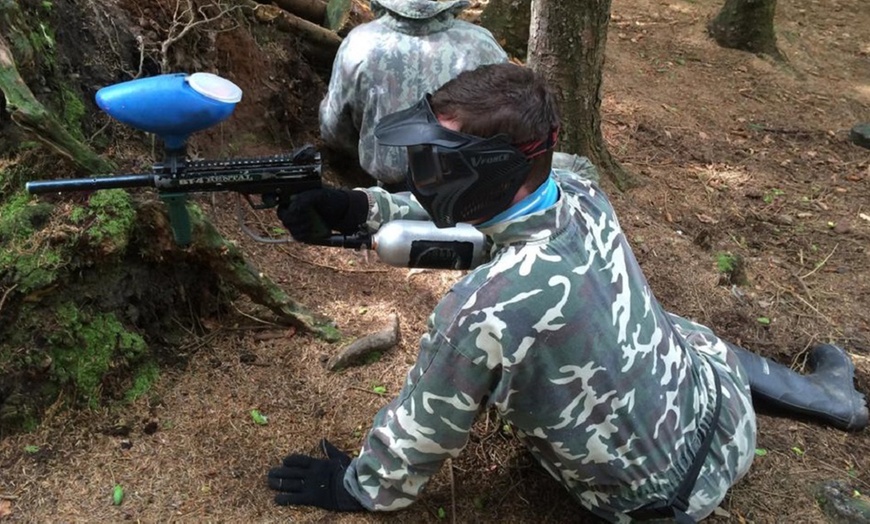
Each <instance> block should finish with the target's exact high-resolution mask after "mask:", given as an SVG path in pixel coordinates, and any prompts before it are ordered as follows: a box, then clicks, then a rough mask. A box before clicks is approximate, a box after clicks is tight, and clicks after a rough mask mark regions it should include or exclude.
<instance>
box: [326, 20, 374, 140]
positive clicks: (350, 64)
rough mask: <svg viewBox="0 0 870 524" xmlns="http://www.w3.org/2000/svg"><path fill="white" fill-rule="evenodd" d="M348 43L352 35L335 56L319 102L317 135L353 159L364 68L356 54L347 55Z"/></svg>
mask: <svg viewBox="0 0 870 524" xmlns="http://www.w3.org/2000/svg"><path fill="white" fill-rule="evenodd" d="M352 41H353V35H348V37H347V38H345V39H344V41H343V42H342V43H341V46H339V48H338V53H337V54H336V56H335V60H334V62H333V67H332V76H331V77H330V79H329V89H328V90H327V92H326V97H325V98H324V99H323V100H322V101H321V102H320V135H321V137H322V138H323V141H324V142H325V143H327V144H328V145H329V146H331V147H333V148H335V149H337V150H339V151H341V152H344V153H347V154H348V155H351V156H352V157H357V156H358V155H359V149H358V146H359V129H360V121H361V119H362V115H361V114H357V113H358V112H359V110H358V109H357V108H359V107H362V104H361V103H360V102H359V101H358V100H357V98H358V97H359V96H361V95H360V93H361V90H362V86H361V85H360V84H361V82H362V81H363V78H361V76H360V71H363V70H364V69H365V68H364V67H363V64H362V63H360V60H359V58H358V55H357V56H354V55H352V54H351V53H350V49H351V47H350V46H351V45H352Z"/></svg>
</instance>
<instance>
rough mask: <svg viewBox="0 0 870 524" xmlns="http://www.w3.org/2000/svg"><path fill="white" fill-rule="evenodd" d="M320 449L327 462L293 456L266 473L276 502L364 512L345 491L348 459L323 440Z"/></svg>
mask: <svg viewBox="0 0 870 524" xmlns="http://www.w3.org/2000/svg"><path fill="white" fill-rule="evenodd" d="M320 446H321V448H323V452H324V453H325V454H326V459H317V458H314V457H309V456H308V455H299V454H294V455H290V456H288V457H285V458H284V463H283V465H282V466H278V467H274V468H272V469H270V470H269V475H268V481H269V487H270V488H272V489H274V490H276V491H278V492H279V493H278V494H277V495H275V503H276V504H278V505H281V506H287V505H294V506H317V507H320V508H324V509H328V510H330V511H363V510H364V509H365V508H364V507H363V506H362V504H360V503H359V501H357V500H356V499H355V498H353V496H352V495H351V494H350V493H348V491H347V490H346V489H345V488H344V472H345V470H347V466H348V465H349V464H350V461H351V458H350V457H349V456H348V455H347V454H345V453H343V452H342V451H340V450H339V449H338V448H336V447H335V446H333V445H332V444H330V442H329V441H328V440H326V439H323V440H321V441H320Z"/></svg>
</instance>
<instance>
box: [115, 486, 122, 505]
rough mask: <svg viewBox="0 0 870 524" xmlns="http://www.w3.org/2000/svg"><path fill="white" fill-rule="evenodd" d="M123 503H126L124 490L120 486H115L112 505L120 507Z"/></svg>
mask: <svg viewBox="0 0 870 524" xmlns="http://www.w3.org/2000/svg"><path fill="white" fill-rule="evenodd" d="M121 502H124V488H122V487H121V485H120V484H115V488H114V489H112V503H113V504H115V505H116V506H120V505H121Z"/></svg>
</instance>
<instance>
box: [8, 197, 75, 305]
mask: <svg viewBox="0 0 870 524" xmlns="http://www.w3.org/2000/svg"><path fill="white" fill-rule="evenodd" d="M51 210H52V206H51V205H50V204H45V203H34V202H31V201H30V199H29V198H28V197H27V195H24V194H22V193H18V194H13V195H12V196H11V197H10V198H9V199H8V200H7V201H6V202H5V203H4V204H3V206H0V275H2V274H4V273H5V274H7V275H11V276H12V281H13V282H15V283H16V284H17V286H18V290H19V291H20V292H22V293H26V292H30V291H32V290H35V289H40V288H43V287H45V286H47V285H49V284H51V283H52V282H54V280H55V279H56V276H57V271H58V270H59V268H61V267H62V266H63V265H65V264H66V258H67V257H66V255H64V254H63V252H62V251H58V250H55V249H53V248H50V247H49V246H46V245H40V244H38V242H39V241H38V240H35V239H34V238H33V234H34V233H35V232H36V231H37V230H39V229H40V228H41V227H42V226H43V225H44V224H45V223H46V222H48V219H49V216H50V215H51Z"/></svg>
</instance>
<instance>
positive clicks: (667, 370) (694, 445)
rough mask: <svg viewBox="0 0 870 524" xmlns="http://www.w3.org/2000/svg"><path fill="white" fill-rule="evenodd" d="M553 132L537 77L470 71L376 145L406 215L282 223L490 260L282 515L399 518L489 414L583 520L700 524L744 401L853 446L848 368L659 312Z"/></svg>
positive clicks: (360, 196) (736, 471) (443, 305)
mask: <svg viewBox="0 0 870 524" xmlns="http://www.w3.org/2000/svg"><path fill="white" fill-rule="evenodd" d="M558 130H559V117H558V113H557V108H556V105H555V103H554V99H553V96H552V94H551V92H550V91H549V89H548V87H547V85H546V84H545V82H544V81H543V80H542V79H541V78H540V77H539V76H538V75H536V74H535V73H534V72H533V71H532V70H530V69H528V68H525V67H523V66H518V65H514V64H509V63H508V64H497V65H488V66H482V67H479V68H477V69H475V70H473V71H467V72H464V73H462V74H460V75H459V76H458V77H456V78H455V79H453V80H451V81H450V82H448V83H447V84H445V85H444V86H442V87H441V88H440V89H438V90H437V91H436V92H435V93H433V94H431V95H427V96H426V97H424V98H423V99H422V100H420V101H419V103H417V104H416V105H415V106H413V107H411V108H409V109H406V110H403V111H400V112H398V113H393V114H392V115H388V116H386V117H384V118H383V119H382V120H381V121H380V123H379V124H378V126H377V130H376V133H377V136H378V140H379V141H380V142H381V143H383V144H389V145H394V146H401V147H406V148H407V151H408V159H409V165H410V171H409V174H408V185H409V187H410V189H411V192H412V193H413V196H414V198H411V197H410V196H409V195H403V194H388V193H387V192H385V191H383V190H382V189H379V188H371V189H366V190H338V189H331V188H323V189H317V190H312V191H310V192H306V193H302V194H300V195H298V196H297V197H295V198H294V199H293V201H292V203H291V204H290V205H289V206H287V207H284V208H282V209H279V211H278V213H279V217H280V219H281V220H282V222H283V223H284V225H285V226H287V228H288V229H289V230H290V232H291V233H292V234H293V236H294V237H296V239H297V240H300V241H306V240H311V234H312V231H314V229H315V228H314V227H313V226H312V217H313V215H314V213H316V214H317V216H318V217H319V219H320V220H322V221H324V222H325V223H326V224H327V225H328V226H329V227H331V228H332V229H334V230H337V231H341V232H345V233H353V232H355V231H357V230H358V229H359V228H360V227H364V228H368V229H369V230H376V229H377V228H378V227H379V226H380V225H381V224H383V223H385V222H387V221H390V220H395V219H400V218H405V219H419V220H432V221H434V222H435V223H436V224H437V225H438V226H450V225H453V224H455V223H458V222H466V223H470V224H474V225H475V226H476V227H477V228H478V229H479V230H480V231H481V232H483V233H484V234H486V235H487V236H489V237H490V238H491V239H492V242H493V244H494V248H493V251H492V257H491V260H490V261H489V262H488V263H486V264H484V265H482V266H479V267H477V268H476V269H474V270H473V271H472V272H470V273H469V274H468V275H466V276H465V277H464V278H462V279H461V280H460V281H459V282H458V283H457V284H456V285H454V286H453V288H452V289H451V290H450V291H449V292H448V293H447V295H446V296H444V297H443V298H442V299H441V301H440V302H439V304H438V305H437V307H436V308H435V311H434V312H433V314H432V315H431V316H430V317H429V321H428V332H427V333H426V334H425V335H423V337H422V339H421V341H420V351H419V355H418V357H417V361H416V363H415V365H414V366H413V368H412V369H411V370H410V372H409V373H408V376H407V379H406V381H405V385H404V387H403V389H402V391H401V392H400V393H399V395H398V397H396V398H395V399H393V400H392V401H391V402H390V403H389V404H388V405H387V406H385V407H384V408H383V409H381V410H380V412H379V413H378V414H377V415H376V416H375V419H374V422H373V425H372V428H371V430H370V431H369V432H368V434H367V436H366V437H365V440H364V442H363V445H362V449H361V451H360V453H359V456H358V457H356V458H354V459H352V460H351V458H350V457H349V456H348V455H346V454H344V453H343V452H341V451H339V450H338V449H336V448H335V447H334V446H332V445H331V444H329V443H328V442H326V441H325V440H324V441H323V443H322V444H323V448H324V452H325V455H326V458H314V457H309V456H306V455H300V454H294V455H290V456H288V457H286V458H285V459H284V461H283V464H282V465H280V466H277V467H274V468H272V469H271V470H270V471H269V473H268V484H269V486H270V487H271V488H272V489H274V490H276V491H277V494H276V496H275V501H276V502H277V503H278V504H284V505H286V504H293V505H312V506H319V507H322V508H326V509H328V510H333V511H358V510H372V511H389V510H398V509H401V508H404V507H406V506H408V505H410V504H411V503H413V502H414V501H415V499H416V498H417V497H418V496H419V495H420V492H421V490H422V489H423V487H424V486H425V485H426V483H427V481H428V480H429V479H430V478H431V477H432V476H433V475H434V474H435V473H436V472H437V471H438V470H439V468H440V467H441V465H442V463H443V462H444V461H445V460H446V459H448V458H451V457H456V456H457V455H459V453H460V452H461V451H462V449H463V448H464V447H465V445H466V444H467V442H468V436H469V432H470V430H471V427H472V423H473V422H474V420H475V417H476V415H477V414H478V413H479V412H481V410H483V409H486V408H489V407H494V408H495V409H496V410H497V411H498V413H499V414H500V416H501V417H502V418H503V420H504V421H506V422H507V423H510V424H511V426H512V427H513V428H514V429H515V431H516V434H517V435H518V436H519V438H520V439H521V440H522V441H523V442H524V443H525V444H526V445H527V446H528V448H529V450H530V451H531V453H532V454H533V455H534V457H535V458H536V459H537V461H538V462H539V463H540V464H541V466H543V467H544V468H545V469H546V470H547V471H548V472H549V473H550V474H551V475H552V476H553V477H555V478H556V479H557V480H558V481H559V482H560V483H561V484H562V485H563V486H564V487H565V488H566V489H567V490H568V491H569V492H570V493H571V495H573V496H574V497H575V498H576V500H577V501H579V503H580V504H582V505H583V506H585V507H586V508H587V509H589V510H590V511H591V512H593V513H595V514H597V515H599V516H600V517H602V518H604V519H607V520H610V521H623V522H624V521H627V520H628V519H629V518H631V519H633V520H639V521H642V520H651V519H659V518H672V519H673V518H676V519H677V521H678V522H692V521H693V520H698V519H702V518H704V517H706V516H707V515H709V514H710V513H711V512H712V511H713V509H714V508H716V506H717V505H719V503H720V502H721V501H722V499H723V498H724V497H725V494H726V492H727V491H728V489H729V488H730V487H731V486H732V485H734V484H735V483H736V482H737V481H738V480H739V479H740V478H741V477H743V475H745V474H746V472H747V470H748V469H749V466H750V464H751V463H752V459H753V457H754V456H755V436H756V419H755V411H754V409H753V397H754V398H755V402H756V405H757V406H759V407H761V406H762V405H765V406H770V407H775V408H778V409H779V410H783V411H786V412H787V413H791V414H795V415H800V416H803V417H810V418H813V419H815V420H817V421H819V422H822V423H825V424H829V425H832V426H834V427H837V428H840V429H843V430H846V431H857V430H861V429H862V428H864V427H865V426H866V425H867V417H868V415H867V407H866V404H865V400H864V396H863V395H862V394H860V393H859V392H857V391H856V390H855V389H854V385H853V374H854V367H853V365H852V362H851V360H850V359H849V357H848V355H847V354H846V353H845V351H843V350H842V349H840V348H838V347H836V346H833V345H827V344H825V345H819V346H817V347H815V348H814V349H813V350H812V351H811V353H810V365H811V367H812V368H813V370H814V371H813V372H812V373H811V374H809V375H802V374H800V373H797V372H794V371H792V370H791V369H789V368H788V367H786V366H782V365H779V364H776V363H774V362H772V361H769V360H767V359H764V358H762V357H760V356H758V355H755V354H753V353H751V352H749V351H746V350H745V349H742V348H739V347H737V346H735V345H732V344H730V343H728V342H726V341H724V340H722V339H720V338H718V337H717V336H716V335H715V334H714V333H713V332H712V331H711V330H710V329H708V328H706V327H704V326H702V325H699V324H696V323H694V322H691V321H689V320H686V319H684V318H681V317H679V316H677V315H674V314H671V313H668V312H667V311H665V310H664V309H663V308H662V306H661V305H660V304H659V303H658V301H657V300H656V298H655V296H654V295H653V293H652V290H651V289H650V287H649V284H648V283H647V280H646V278H645V277H644V275H643V272H642V271H641V269H640V267H639V266H638V262H637V261H636V260H635V257H634V255H633V254H632V250H631V247H630V246H629V244H628V242H627V240H626V238H625V235H624V234H623V232H622V230H621V228H620V226H619V222H618V221H617V218H616V216H615V214H614V210H613V208H612V207H611V204H610V202H609V200H608V198H607V197H606V196H605V195H604V193H602V191H601V189H600V188H599V187H598V186H597V185H595V184H594V183H593V182H591V181H590V180H588V179H587V178H584V177H583V176H581V175H578V174H577V173H573V172H571V171H566V170H560V169H551V157H552V154H553V147H554V145H555V143H556V137H557V134H558ZM312 211H313V212H314V213H312Z"/></svg>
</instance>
